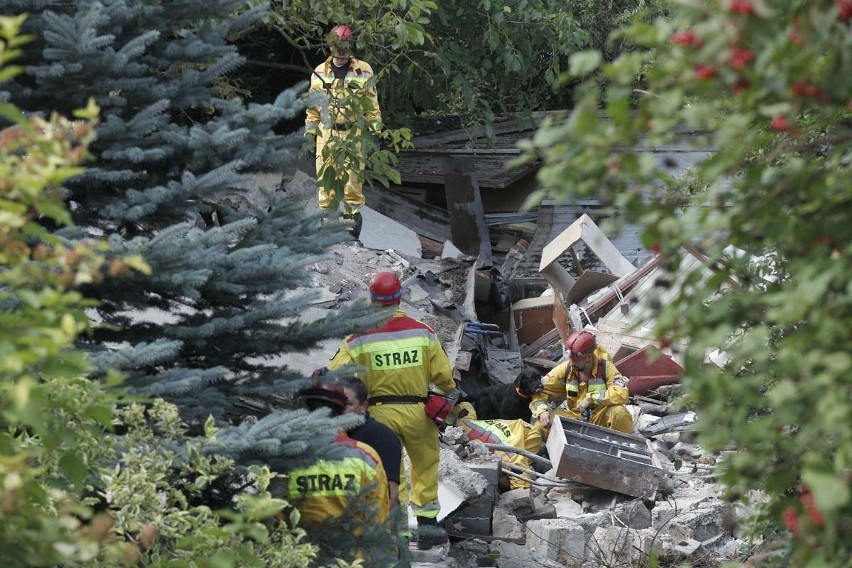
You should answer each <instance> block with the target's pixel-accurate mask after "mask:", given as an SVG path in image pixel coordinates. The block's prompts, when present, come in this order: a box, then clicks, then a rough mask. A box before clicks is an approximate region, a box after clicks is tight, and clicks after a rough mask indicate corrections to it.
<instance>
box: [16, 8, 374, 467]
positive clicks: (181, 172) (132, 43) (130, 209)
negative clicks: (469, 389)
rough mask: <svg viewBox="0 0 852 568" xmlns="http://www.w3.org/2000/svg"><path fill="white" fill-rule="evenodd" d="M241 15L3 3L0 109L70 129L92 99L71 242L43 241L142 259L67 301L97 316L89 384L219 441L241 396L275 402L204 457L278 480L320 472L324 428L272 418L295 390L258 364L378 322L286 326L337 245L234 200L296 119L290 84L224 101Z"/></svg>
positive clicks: (297, 214) (268, 203)
mask: <svg viewBox="0 0 852 568" xmlns="http://www.w3.org/2000/svg"><path fill="white" fill-rule="evenodd" d="M255 4H256V3H255V2H251V1H249V0H204V1H200V0H167V1H163V2H154V1H149V0H98V1H95V0H64V1H61V2H60V1H49V0H6V1H5V2H3V5H4V12H6V13H24V12H26V13H28V14H29V18H28V19H27V21H26V24H25V27H26V31H27V32H28V33H29V34H31V35H32V36H33V41H32V43H30V44H29V45H28V46H27V50H26V52H25V53H24V55H23V57H22V58H21V60H20V61H19V63H20V64H22V65H25V66H26V72H25V73H24V74H22V75H20V76H19V77H16V78H15V80H14V81H12V82H9V83H6V84H4V85H3V89H4V91H5V92H3V93H0V98H4V97H5V98H7V99H9V100H11V101H12V102H13V103H15V104H16V105H18V106H19V107H20V108H21V109H22V110H24V111H28V112H47V111H48V109H50V110H52V109H55V110H58V111H59V112H61V113H63V114H66V115H70V113H71V112H72V111H73V109H75V108H80V107H84V106H85V105H86V102H87V100H88V99H89V98H90V97H92V98H94V100H95V101H96V103H97V104H98V105H99V107H100V109H101V121H100V124H99V126H98V128H97V141H96V142H95V143H94V144H93V145H92V147H91V148H90V149H91V151H92V153H93V155H94V159H93V161H92V162H90V163H89V164H87V169H86V171H85V173H83V174H81V175H79V176H77V177H75V178H73V179H72V180H70V181H69V182H68V183H67V184H66V185H65V187H64V190H65V192H66V195H67V202H68V204H69V208H70V209H71V212H72V215H73V219H74V222H75V227H74V229H73V230H71V231H69V230H67V229H63V230H62V231H61V232H60V234H61V235H62V237H63V238H66V239H68V240H73V239H76V238H84V237H86V236H88V235H97V236H99V237H105V238H106V239H107V240H108V242H109V244H110V247H111V251H112V253H114V254H115V255H119V256H126V255H132V254H137V255H141V256H142V257H143V258H144V259H145V261H146V262H147V263H148V264H149V265H150V267H151V269H152V274H151V275H150V276H148V275H144V274H141V273H139V272H136V271H133V270H128V271H127V272H126V273H124V274H114V275H112V277H111V278H106V279H104V281H103V282H102V283H95V282H93V283H88V284H86V285H85V286H84V292H85V294H86V295H87V296H88V297H91V298H93V299H96V300H97V301H98V302H99V303H100V305H99V307H98V308H97V309H96V310H95V312H96V313H94V312H93V313H92V317H93V320H94V321H95V322H96V326H95V330H94V332H93V333H92V334H91V335H90V336H88V337H86V338H85V339H84V343H83V345H82V347H83V348H84V349H86V350H87V351H89V352H90V354H91V360H92V361H93V363H94V365H95V367H96V372H95V375H94V378H98V377H104V376H106V373H107V371H108V370H109V369H118V370H120V371H121V372H122V373H123V375H124V378H125V380H124V383H123V386H124V388H126V389H128V390H129V391H130V392H131V393H134V394H138V395H145V396H159V397H163V398H165V399H166V400H169V401H171V402H174V403H176V404H177V405H178V406H179V408H180V410H181V415H182V418H183V419H184V420H185V421H186V422H187V423H188V424H190V425H191V426H196V427H200V426H201V425H203V424H204V422H205V420H207V417H208V416H210V415H212V416H213V417H214V418H215V419H216V421H217V423H218V424H219V425H220V426H224V425H226V424H227V419H228V417H229V416H233V411H234V408H235V406H234V405H235V402H237V400H238V399H239V398H240V397H243V396H247V395H248V396H254V397H256V398H259V399H260V400H264V399H265V400H267V401H268V400H272V399H273V398H276V397H278V399H279V400H280V401H283V407H282V408H279V409H276V410H275V411H273V412H271V413H270V414H269V415H267V416H265V417H263V418H262V420H261V421H260V422H259V423H258V424H255V425H254V426H251V425H249V424H241V425H240V424H234V425H232V426H230V427H228V428H226V429H225V430H223V432H222V437H221V440H222V441H223V443H222V444H221V446H220V447H219V448H218V450H219V451H221V452H222V453H224V454H226V455H228V456H230V457H233V458H235V459H237V461H238V463H242V464H250V463H251V464H255V463H262V464H268V465H270V467H272V468H273V469H274V470H278V471H286V470H288V469H290V468H293V467H300V466H302V465H305V464H307V463H309V462H311V461H312V460H314V459H316V457H317V456H319V455H322V453H323V451H324V450H325V448H326V446H327V445H328V444H329V442H330V440H331V438H332V437H333V435H334V433H335V430H337V429H338V427H337V426H339V425H338V424H337V422H335V421H332V422H329V419H327V418H323V417H321V416H316V413H314V414H308V413H307V412H306V411H304V410H299V409H296V408H295V406H296V405H295V404H291V405H290V407H289V408H287V406H288V405H287V401H288V399H291V398H292V397H291V396H289V395H292V394H293V393H294V392H296V391H298V390H300V389H302V388H304V387H305V386H307V384H309V382H310V379H309V378H306V377H304V376H303V375H302V374H300V373H298V372H294V371H292V370H289V369H287V368H282V367H280V366H269V365H265V364H264V360H268V359H270V358H272V357H276V356H280V355H282V354H285V353H287V352H291V351H299V350H304V349H308V348H310V347H312V346H314V345H316V343H317V342H318V341H320V340H322V339H326V338H329V337H342V336H343V335H344V334H346V333H350V332H353V331H356V330H357V329H358V328H361V327H363V326H365V325H367V324H370V323H373V322H375V321H376V317H377V316H376V314H375V312H374V311H373V310H372V308H371V307H370V306H369V305H368V304H367V303H354V304H352V305H349V306H347V307H345V308H343V309H341V310H339V311H338V312H337V313H335V314H334V315H332V316H330V317H328V318H327V319H325V320H321V321H318V322H313V323H302V322H300V321H299V317H298V316H299V315H300V313H301V312H302V311H303V310H304V309H305V308H306V306H308V305H309V304H310V302H311V301H312V300H313V299H314V297H313V296H312V295H311V294H310V293H304V294H301V295H295V296H294V295H293V294H292V290H294V289H296V288H309V287H310V276H309V273H308V272H307V271H306V270H305V267H306V266H308V265H310V264H312V263H314V262H316V260H317V257H318V255H322V254H323V253H324V252H325V251H326V249H327V248H328V247H329V246H330V245H331V244H333V243H336V242H340V241H341V240H343V239H346V238H347V236H346V234H345V232H344V231H342V230H340V229H339V228H338V227H334V226H324V227H320V226H319V223H318V219H316V218H310V217H308V218H305V217H303V215H302V213H301V205H299V206H297V205H296V204H295V203H294V200H293V199H292V198H290V199H288V196H287V195H286V194H283V192H280V191H278V192H272V193H267V194H265V195H264V199H263V200H253V201H254V202H253V203H246V202H245V200H244V199H242V198H241V197H240V196H244V195H246V193H247V192H248V193H251V192H253V191H254V189H255V179H256V178H255V177H254V176H253V174H256V173H258V172H276V171H278V172H280V171H282V170H283V168H284V167H285V166H286V165H287V163H288V162H289V161H290V160H291V159H293V158H294V157H295V154H296V152H297V149H298V146H299V145H300V144H301V136H300V135H298V134H292V135H289V136H280V135H276V134H275V133H274V132H273V128H274V127H275V126H276V125H277V124H278V123H279V122H280V121H282V120H288V119H293V118H295V117H300V116H301V114H302V113H303V112H304V106H305V105H304V102H303V101H302V97H301V95H302V93H303V92H304V91H305V90H306V85H299V86H297V87H295V88H293V89H291V90H287V91H284V92H282V93H281V94H280V96H279V97H278V98H277V99H276V100H275V101H274V103H272V104H263V105H261V104H252V103H248V104H247V103H245V102H244V101H242V100H240V99H239V98H236V97H233V96H226V94H227V93H228V89H227V87H228V85H229V80H231V79H233V78H234V77H236V76H237V75H236V74H237V73H238V70H239V68H240V65H241V63H242V61H243V59H242V58H241V56H240V54H239V53H238V51H237V49H236V48H235V47H234V46H233V45H232V44H231V43H229V42H230V41H232V40H234V39H235V38H237V37H239V35H240V34H244V33H247V32H250V30H251V29H252V26H255V25H257V24H258V22H260V20H261V19H262V18H263V16H264V14H265V10H266V9H267V7H266V6H263V5H260V6H258V5H255ZM255 193H256V191H255ZM235 196H236V197H235ZM236 204H239V205H240V206H239V207H237V206H235V205H236ZM288 292H290V293H288ZM321 363H322V362H319V363H318V366H319V365H320V364H321ZM330 425H331V426H332V427H330Z"/></svg>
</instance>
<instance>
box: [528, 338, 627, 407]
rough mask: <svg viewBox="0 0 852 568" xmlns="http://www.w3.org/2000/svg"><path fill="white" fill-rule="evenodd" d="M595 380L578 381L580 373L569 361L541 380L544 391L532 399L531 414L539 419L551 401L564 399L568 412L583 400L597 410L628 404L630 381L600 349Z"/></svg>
mask: <svg viewBox="0 0 852 568" xmlns="http://www.w3.org/2000/svg"><path fill="white" fill-rule="evenodd" d="M592 365H593V367H592V369H593V372H592V377H591V378H590V379H589V382H588V383H585V382H580V381H579V373H578V372H577V370H576V369H574V368H573V367H571V361H570V359H569V360H566V361H563V362H562V363H560V364H559V365H557V366H556V367H554V368H553V369H552V370H551V371H550V372H549V373H547V374H546V375H545V376H544V378H543V379H542V383H543V384H544V388H543V389H542V390H541V392H539V393H538V394H536V395H534V396H533V397H532V401H531V402H530V410H532V413H533V416H538V415H539V414H541V413H542V412H544V411H546V410H547V409H548V405H547V402H548V401H549V400H554V399H559V398H562V397H563V396H564V397H565V400H566V402H567V406H568V409H569V410H574V409H575V408H576V407H577V404H578V403H579V402H580V401H581V400H583V399H584V398H588V399H589V402H591V404H593V405H595V406H610V405H615V404H627V400H628V397H629V392H628V390H627V381H626V380H625V379H624V377H622V376H621V373H620V372H619V371H618V369H617V368H616V367H615V364H614V363H613V362H612V357H611V356H610V354H609V353H608V352H607V350H606V349H604V348H603V347H601V346H598V347H597V348H595V352H594V354H593V356H592Z"/></svg>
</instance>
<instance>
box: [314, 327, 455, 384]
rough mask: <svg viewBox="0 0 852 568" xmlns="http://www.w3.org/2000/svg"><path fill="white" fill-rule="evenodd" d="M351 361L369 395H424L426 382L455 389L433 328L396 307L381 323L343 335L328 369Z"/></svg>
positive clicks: (451, 370) (450, 366)
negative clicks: (353, 333)
mask: <svg viewBox="0 0 852 568" xmlns="http://www.w3.org/2000/svg"><path fill="white" fill-rule="evenodd" d="M350 364H355V365H357V366H359V367H360V368H361V369H363V370H364V372H360V373H358V374H359V376H360V377H361V379H362V380H363V381H364V382H365V383H366V385H367V389H368V390H369V393H370V397H371V398H372V397H377V396H387V395H396V396H416V397H426V395H427V392H428V390H429V383H432V384H434V385H435V386H436V387H437V389H436V390H439V391H440V392H442V393H447V392H449V391H451V390H452V389H454V388H455V386H456V383H455V380H453V369H452V365H451V364H450V360H449V359H448V358H447V354H446V353H445V352H444V348H443V346H442V345H441V341H440V339H438V335H437V334H436V333H435V331H434V330H433V329H432V328H431V327H429V326H428V325H426V324H425V323H422V322H419V321H417V320H416V319H414V318H410V317H408V316H407V315H405V312H404V311H402V310H396V311H395V312H394V315H393V317H392V318H391V319H390V321H388V322H387V323H386V324H384V325H383V326H381V327H379V328H376V329H372V330H369V331H366V332H364V333H360V334H355V335H350V336H349V337H347V338H346V339H345V340H344V341H343V344H342V345H341V347H340V349H339V350H338V351H337V353H335V355H334V357H332V359H331V361H329V363H328V368H329V369H338V368H340V367H343V366H344V365H350Z"/></svg>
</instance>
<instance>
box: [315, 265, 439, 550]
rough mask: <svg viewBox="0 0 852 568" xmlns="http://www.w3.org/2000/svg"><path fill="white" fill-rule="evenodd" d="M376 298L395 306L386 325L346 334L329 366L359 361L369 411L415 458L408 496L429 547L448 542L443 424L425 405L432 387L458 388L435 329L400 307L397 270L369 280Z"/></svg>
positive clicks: (421, 542) (422, 544) (423, 545)
mask: <svg viewBox="0 0 852 568" xmlns="http://www.w3.org/2000/svg"><path fill="white" fill-rule="evenodd" d="M370 298H371V300H372V301H373V302H374V303H376V304H380V305H382V306H386V307H388V308H392V309H393V310H394V311H393V315H392V317H391V318H390V320H389V321H388V322H387V323H385V324H384V325H382V326H380V327H377V328H374V329H371V330H368V331H365V332H364V333H359V334H355V335H350V336H349V337H347V338H346V339H345V340H344V341H343V344H342V345H341V347H340V349H339V350H338V351H337V353H336V354H335V355H334V357H333V358H332V359H331V361H330V362H329V364H328V367H329V368H330V369H337V368H340V367H343V366H344V365H352V364H354V365H357V366H358V367H359V368H360V369H361V371H360V372H359V377H360V378H361V380H363V381H364V383H365V384H366V385H367V389H368V391H369V403H370V412H371V414H372V415H373V417H374V418H375V419H376V420H378V421H379V422H381V423H383V424H385V425H387V426H388V427H389V428H390V429H391V430H393V431H394V432H396V434H397V435H398V436H399V437H400V439H401V440H402V444H403V445H404V446H405V449H406V451H407V452H408V456H409V458H410V460H411V472H410V473H411V495H410V498H409V502H410V505H411V509H412V512H413V513H414V516H415V517H416V518H417V523H418V531H417V547H418V548H420V549H421V550H427V549H429V548H431V547H432V546H434V545H439V544H445V543H446V542H448V538H447V533H446V531H444V530H443V529H442V528H440V527H438V525H437V517H438V510H439V508H440V506H439V504H438V457H439V445H438V427H437V426H436V424H435V422H434V421H433V420H432V419H430V418H429V417H428V416H427V415H426V412H425V410H424V406H425V403H426V400H427V396H428V394H429V390H430V383H431V385H432V390H433V391H437V392H439V393H441V394H446V393H449V392H450V391H452V390H453V389H455V387H456V383H455V380H454V379H453V370H452V366H451V364H450V360H449V359H448V358H447V354H446V352H445V351H444V348H443V346H442V345H441V341H440V339H439V338H438V336H437V334H436V333H435V331H434V330H433V329H432V328H431V327H429V326H428V325H426V324H424V323H422V322H420V321H417V320H416V319H414V318H411V317H408V316H407V315H406V314H405V312H404V311H402V310H401V309H400V308H399V302H400V299H401V298H402V285H401V284H400V281H399V278H398V277H397V275H396V274H394V273H393V272H380V273H378V274H376V275H375V276H374V277H373V279H372V281H371V282H370Z"/></svg>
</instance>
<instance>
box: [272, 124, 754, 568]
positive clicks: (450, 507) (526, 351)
mask: <svg viewBox="0 0 852 568" xmlns="http://www.w3.org/2000/svg"><path fill="white" fill-rule="evenodd" d="M539 118H540V117H536V116H533V117H532V118H530V119H527V120H526V121H519V120H516V119H511V120H507V121H505V122H498V123H497V124H495V128H494V132H495V135H496V142H494V141H492V142H490V143H488V142H486V141H485V140H484V138H481V139H477V137H476V135H475V133H474V135H473V137H472V136H471V133H470V132H467V131H461V130H459V131H453V132H442V133H435V134H430V135H427V136H422V137H417V138H415V139H414V143H415V149H414V150H411V151H408V152H404V153H402V154H401V156H400V162H399V169H400V172H401V174H402V176H401V177H402V184H401V185H400V186H398V187H392V188H391V190H390V191H389V190H386V189H383V188H365V195H366V197H367V206H366V207H365V208H364V209H363V210H362V213H363V216H364V226H363V229H362V233H361V243H362V245H357V246H356V245H350V244H342V245H336V246H335V247H333V249H332V251H331V254H330V255H329V257H328V259H326V260H324V261H322V262H318V263H317V264H315V265H313V266H312V267H310V270H312V272H313V277H314V279H315V287H317V288H321V289H323V291H324V292H323V295H322V297H321V298H320V299H318V300H317V302H316V303H315V305H314V306H313V307H312V309H311V310H309V311H308V312H307V313H306V314H305V315H304V317H305V318H308V319H310V318H321V317H323V313H324V311H325V310H329V309H334V307H335V306H336V305H337V303H338V302H340V301H346V300H348V299H351V298H353V297H357V296H362V295H366V293H367V288H368V283H369V280H370V278H371V277H372V275H373V274H375V273H376V272H377V271H380V270H394V271H395V272H397V274H399V275H400V278H401V280H402V281H403V285H404V288H405V295H404V296H403V302H402V307H403V309H405V311H406V312H407V313H408V314H409V315H411V316H412V317H415V318H417V319H420V320H421V321H424V322H425V323H427V324H429V325H430V326H432V327H433V328H434V329H435V330H436V332H437V333H438V334H439V336H440V337H441V339H442V342H443V344H444V346H445V348H446V350H447V353H448V355H449V357H450V360H451V362H452V363H453V365H454V373H455V375H456V379H457V382H458V383H459V385H460V386H461V388H462V390H463V391H464V392H465V393H466V394H467V395H469V396H470V397H472V398H475V396H476V395H477V393H478V391H480V390H482V389H485V388H487V387H488V386H490V385H495V384H504V383H510V382H512V381H513V380H514V379H515V377H516V376H517V375H518V374H519V373H520V372H521V370H522V369H524V368H533V369H535V370H537V371H538V372H539V373H540V374H541V375H544V374H545V373H547V372H548V371H549V370H550V369H552V368H554V367H555V366H556V365H557V364H558V363H559V362H560V361H561V360H563V358H564V353H563V348H562V345H563V343H564V340H565V339H566V338H567V336H568V334H569V333H570V332H571V331H574V330H579V329H590V330H592V331H593V332H594V334H595V335H596V337H597V339H598V342H599V344H601V345H602V346H604V347H605V348H606V349H607V351H608V352H609V353H610V354H611V355H612V357H613V360H614V362H615V365H616V367H617V368H618V369H619V370H620V371H621V373H622V374H623V375H624V376H626V377H629V383H628V390H629V392H630V401H629V404H628V409H629V410H630V412H631V414H632V417H633V423H634V432H633V433H630V434H627V433H621V432H616V431H614V430H609V429H606V428H602V427H599V426H595V425H594V424H590V423H588V422H584V421H581V420H572V419H569V418H558V419H557V420H556V421H555V423H554V424H553V426H552V427H551V428H550V430H549V432H548V433H546V434H542V433H541V432H539V433H538V434H536V433H531V432H530V430H531V428H530V424H529V422H528V421H524V420H520V421H517V420H515V421H509V420H499V419H498V420H476V421H473V422H477V423H476V424H470V423H469V424H465V419H464V418H463V417H462V418H461V419H459V420H458V421H457V422H455V423H454V424H452V425H447V426H446V427H445V428H443V431H442V455H441V469H440V477H441V487H440V491H439V497H440V501H441V513H440V516H439V520H440V521H442V522H443V523H444V526H445V527H446V528H447V531H448V533H449V534H450V536H451V539H452V544H451V545H450V546H449V548H443V549H442V548H435V549H433V550H429V551H416V550H412V554H413V565H415V566H423V567H426V566H435V567H437V566H457V567H462V566H500V567H503V568H509V567H532V566H578V567H579V566H616V565H618V566H624V565H637V566H638V565H645V564H646V563H647V560H648V559H649V558H650V557H651V555H652V554H654V555H656V556H658V557H667V558H671V559H673V560H674V561H678V562H680V561H682V562H693V563H695V562H702V561H705V562H709V563H718V562H721V561H723V560H740V559H744V558H745V556H744V555H746V556H747V552H748V550H749V548H750V547H749V544H748V542H747V540H746V539H745V537H744V536H743V535H742V534H741V532H740V528H739V525H738V519H740V518H742V517H743V516H745V515H746V514H748V512H749V511H748V509H747V508H746V507H745V506H744V505H742V504H738V503H728V502H726V501H724V500H723V499H722V498H721V486H719V485H717V484H716V483H715V480H714V474H713V466H714V465H715V464H716V463H717V461H718V460H720V459H724V457H725V456H724V455H708V454H706V453H705V452H704V451H703V450H702V448H700V447H699V446H697V445H696V444H695V432H696V429H697V428H698V427H699V420H698V418H699V417H697V416H696V415H695V413H693V412H689V411H685V410H682V409H679V408H678V407H677V406H675V405H674V404H672V401H673V400H676V399H677V397H678V394H679V390H680V386H679V382H680V379H681V376H682V373H683V366H682V361H681V359H680V355H681V353H682V351H683V348H684V345H677V344H674V345H660V344H658V343H657V342H655V340H654V338H653V336H652V334H651V327H652V325H653V322H654V313H655V311H656V309H657V307H658V306H659V304H660V303H661V302H662V303H665V302H666V301H667V299H668V295H669V294H673V293H674V292H673V290H674V289H675V288H676V286H671V285H668V286H666V287H661V286H660V282H667V283H670V284H671V283H676V282H677V281H678V280H679V279H682V278H686V277H687V275H690V274H693V273H694V272H695V271H698V273H699V274H701V275H702V277H708V276H710V275H711V274H712V267H710V266H708V264H707V262H706V259H705V258H704V257H703V256H702V255H701V253H700V251H699V250H696V249H692V248H687V249H685V250H684V257H685V259H684V261H683V262H682V263H681V264H680V266H679V268H678V271H677V272H676V273H674V274H672V273H669V272H668V271H667V267H665V266H663V265H662V264H661V261H660V259H659V258H658V257H656V256H655V255H653V254H652V253H651V252H650V251H647V250H645V249H644V248H643V247H642V246H641V245H640V244H639V240H638V236H637V235H638V229H637V228H636V227H631V226H630V224H629V223H627V222H625V220H620V221H621V224H622V226H623V230H622V231H621V232H619V233H618V235H609V234H607V227H608V223H607V221H608V217H607V213H606V212H605V210H604V208H603V207H601V206H600V204H598V203H594V202H592V201H587V202H578V203H570V204H557V203H552V202H544V203H542V204H540V205H539V206H538V207H537V208H536V209H535V210H531V211H523V210H522V206H523V203H524V199H525V197H526V196H527V195H528V194H529V193H530V192H531V191H532V189H533V188H534V186H535V172H536V169H537V164H535V163H529V164H525V165H522V166H518V167H515V168H510V169H507V168H505V164H506V163H507V162H508V161H509V160H511V159H512V158H513V157H515V156H516V155H517V154H518V152H519V151H518V150H517V149H516V147H515V142H516V141H517V140H518V139H519V138H521V137H528V136H530V135H531V132H532V130H534V129H535V127H536V126H537V121H538V119H539ZM477 141H479V143H480V146H481V147H478V146H477ZM658 152H659V153H660V156H659V160H660V163H665V164H667V165H668V166H669V167H671V168H686V167H688V166H689V165H690V164H691V163H694V162H696V161H697V160H698V159H700V157H702V156H703V154H702V153H701V152H695V151H687V150H681V149H677V148H670V149H665V148H663V149H658ZM690 152H693V153H690ZM311 173H312V172H307V173H306V172H305V171H302V170H300V169H296V170H295V171H293V172H291V173H288V174H286V175H285V179H284V180H283V182H282V183H281V186H280V188H279V189H280V190H282V191H286V192H289V193H290V194H292V196H294V198H298V199H301V200H302V201H303V202H304V205H305V211H306V212H308V213H312V212H314V211H315V210H316V182H315V180H314V179H313V177H312V176H311ZM261 181H262V183H263V184H266V185H267V186H268V187H276V186H277V182H278V181H280V177H278V178H277V179H275V176H270V177H269V179H264V180H261ZM338 344H339V342H338V341H329V342H326V343H325V344H323V345H320V346H319V347H318V348H317V349H315V350H313V351H311V352H308V353H300V354H292V355H290V356H288V358H287V360H286V361H282V362H281V363H285V364H287V365H288V366H290V367H292V368H294V369H297V370H301V371H304V372H306V373H308V372H310V370H312V369H314V368H317V367H319V366H321V365H322V363H323V362H324V361H327V360H328V358H330V356H331V355H332V354H333V353H334V351H335V350H336V349H337V346H338ZM719 357H720V358H723V357H724V355H723V354H722V353H721V352H720V354H719ZM273 363H274V362H273ZM708 364H718V365H719V366H721V365H722V364H723V362H722V361H713V360H712V359H711V360H709V361H708ZM501 429H502V430H503V432H502V433H500V432H497V430H501ZM512 435H516V436H517V437H516V438H512V437H511V436H512ZM536 436H538V438H536ZM507 439H508V440H511V441H513V442H514V443H511V444H507V443H506V440H507Z"/></svg>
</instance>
